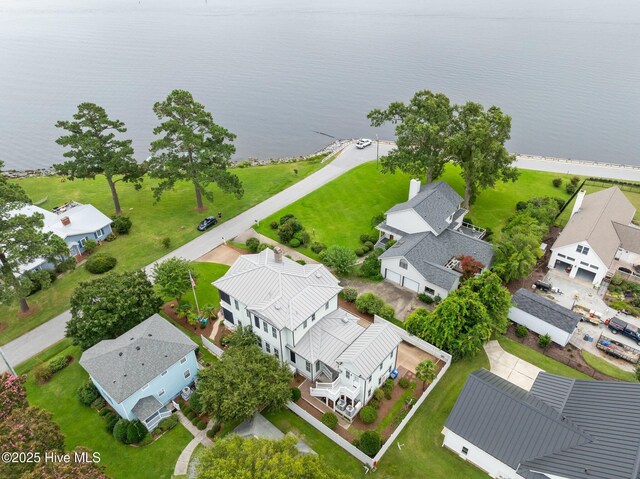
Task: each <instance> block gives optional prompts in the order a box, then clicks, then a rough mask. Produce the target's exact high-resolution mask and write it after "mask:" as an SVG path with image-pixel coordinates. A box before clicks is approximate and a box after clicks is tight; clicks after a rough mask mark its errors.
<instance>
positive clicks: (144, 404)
mask: <svg viewBox="0 0 640 479" xmlns="http://www.w3.org/2000/svg"><path fill="white" fill-rule="evenodd" d="M161 407H162V403H161V402H160V401H158V399H157V398H156V397H155V396H145V397H143V398H140V399H139V400H138V402H137V403H136V405H135V406H133V408H131V411H133V414H135V415H136V417H137V418H138V419H140V420H141V421H144V420H145V419H147V418H148V417H149V416H151V415H152V414H153V413H154V412H156V411H158V409H160V408H161Z"/></svg>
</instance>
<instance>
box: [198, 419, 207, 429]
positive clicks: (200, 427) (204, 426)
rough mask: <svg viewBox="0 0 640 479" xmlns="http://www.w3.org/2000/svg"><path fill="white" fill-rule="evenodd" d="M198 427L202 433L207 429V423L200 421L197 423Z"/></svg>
mask: <svg viewBox="0 0 640 479" xmlns="http://www.w3.org/2000/svg"><path fill="white" fill-rule="evenodd" d="M196 427H197V428H198V430H200V431H202V430H203V429H205V428H206V427H207V423H206V422H204V421H198V422H197V423H196Z"/></svg>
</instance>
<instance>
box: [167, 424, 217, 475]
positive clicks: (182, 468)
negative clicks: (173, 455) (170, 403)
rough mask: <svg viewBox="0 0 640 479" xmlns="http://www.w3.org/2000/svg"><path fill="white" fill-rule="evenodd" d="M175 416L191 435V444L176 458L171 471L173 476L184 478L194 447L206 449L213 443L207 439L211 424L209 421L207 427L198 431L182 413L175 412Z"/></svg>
mask: <svg viewBox="0 0 640 479" xmlns="http://www.w3.org/2000/svg"><path fill="white" fill-rule="evenodd" d="M175 414H177V415H178V420H179V421H180V424H182V425H183V426H184V427H186V428H187V430H188V431H189V432H190V433H191V434H192V435H193V439H192V440H191V442H190V443H189V444H187V445H186V446H185V448H184V449H183V450H182V452H181V453H180V457H178V460H177V461H176V467H175V469H174V470H173V475H174V476H184V475H186V474H187V471H188V469H189V462H190V461H191V455H192V454H193V451H195V449H196V446H197V445H198V444H202V445H203V446H205V447H207V446H210V445H211V444H213V441H212V440H211V439H209V438H208V437H207V431H208V430H209V429H211V426H213V422H212V421H209V424H207V427H206V428H205V429H203V430H202V431H200V430H199V429H198V428H197V427H195V426H194V425H193V424H191V421H189V420H188V419H187V418H186V416H185V415H184V414H182V412H180V411H176V413H175Z"/></svg>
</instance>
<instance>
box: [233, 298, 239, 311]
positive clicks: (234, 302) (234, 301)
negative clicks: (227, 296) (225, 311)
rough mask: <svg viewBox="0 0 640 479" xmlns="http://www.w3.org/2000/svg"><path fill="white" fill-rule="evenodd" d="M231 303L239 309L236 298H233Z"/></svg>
mask: <svg viewBox="0 0 640 479" xmlns="http://www.w3.org/2000/svg"><path fill="white" fill-rule="evenodd" d="M233 304H234V305H235V307H236V309H237V310H239V309H240V305H239V304H238V300H237V299H234V300H233Z"/></svg>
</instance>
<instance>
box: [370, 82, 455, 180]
mask: <svg viewBox="0 0 640 479" xmlns="http://www.w3.org/2000/svg"><path fill="white" fill-rule="evenodd" d="M367 118H369V120H371V125H372V126H382V125H383V124H384V123H387V122H390V123H393V124H395V125H396V127H395V130H396V147H395V148H394V149H393V150H391V152H389V154H388V155H386V156H383V157H382V158H381V160H380V161H381V164H382V171H383V172H391V173H394V172H395V170H396V169H399V170H400V171H403V172H405V173H408V174H410V175H414V176H426V180H427V183H431V182H432V181H433V180H435V179H437V178H439V177H440V176H441V175H442V173H443V172H444V166H445V164H446V162H447V158H446V154H445V140H446V138H447V135H448V131H449V129H450V127H451V121H452V118H453V107H452V106H451V103H450V101H449V98H447V96H446V95H444V94H442V93H432V92H430V91H429V90H420V91H418V92H416V94H415V95H414V96H413V98H412V99H411V100H410V101H409V103H408V104H406V105H405V104H404V103H402V102H393V103H391V104H390V105H389V106H388V107H387V108H386V109H385V110H380V109H375V110H372V111H371V112H369V114H368V115H367Z"/></svg>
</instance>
